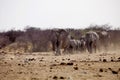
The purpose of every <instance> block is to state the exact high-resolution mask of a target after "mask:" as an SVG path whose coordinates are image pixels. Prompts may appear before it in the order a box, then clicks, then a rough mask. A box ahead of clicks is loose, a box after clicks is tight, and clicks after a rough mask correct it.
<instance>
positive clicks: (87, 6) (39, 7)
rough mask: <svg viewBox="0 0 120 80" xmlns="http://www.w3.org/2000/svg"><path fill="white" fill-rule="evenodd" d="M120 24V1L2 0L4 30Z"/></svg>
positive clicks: (0, 21) (0, 27)
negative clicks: (28, 27) (29, 27)
mask: <svg viewBox="0 0 120 80" xmlns="http://www.w3.org/2000/svg"><path fill="white" fill-rule="evenodd" d="M90 24H98V25H101V24H110V25H112V26H114V27H120V0H0V30H9V29H13V28H15V29H23V28H24V27H25V26H27V25H30V26H35V27H40V28H42V29H47V28H57V27H59V28H84V27H87V26H89V25H90Z"/></svg>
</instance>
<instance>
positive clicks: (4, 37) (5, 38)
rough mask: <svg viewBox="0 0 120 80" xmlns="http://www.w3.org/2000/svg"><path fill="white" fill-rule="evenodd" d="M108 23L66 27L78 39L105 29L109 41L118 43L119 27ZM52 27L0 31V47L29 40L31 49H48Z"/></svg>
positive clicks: (49, 47)
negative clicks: (81, 27) (115, 27)
mask: <svg viewBox="0 0 120 80" xmlns="http://www.w3.org/2000/svg"><path fill="white" fill-rule="evenodd" d="M111 28H112V26H110V25H107V24H105V25H90V26H89V27H88V28H85V29H71V28H67V29H66V30H67V31H68V33H69V34H70V35H71V36H72V37H73V38H75V39H80V37H81V36H82V35H84V34H85V33H86V32H87V31H90V30H92V31H107V32H108V33H109V34H110V41H111V44H112V45H113V46H116V47H117V46H119V45H120V29H111ZM51 30H52V29H46V30H41V29H40V28H35V27H27V28H26V29H25V30H23V31H21V30H9V31H6V32H0V48H1V49H2V48H4V47H6V46H8V45H10V44H12V43H16V42H18V43H19V42H30V43H31V44H32V47H33V48H32V51H33V52H38V51H49V50H51V48H52V46H51V45H50V40H51V38H52V36H53V35H51Z"/></svg>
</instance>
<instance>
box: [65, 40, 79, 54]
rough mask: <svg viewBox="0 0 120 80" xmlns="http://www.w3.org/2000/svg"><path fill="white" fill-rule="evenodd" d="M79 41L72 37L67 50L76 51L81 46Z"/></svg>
mask: <svg viewBox="0 0 120 80" xmlns="http://www.w3.org/2000/svg"><path fill="white" fill-rule="evenodd" d="M78 43H79V42H78V41H77V40H75V39H70V40H69V43H68V47H67V51H72V52H73V51H75V50H77V49H78V48H79V45H78Z"/></svg>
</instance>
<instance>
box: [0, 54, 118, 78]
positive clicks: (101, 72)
mask: <svg viewBox="0 0 120 80" xmlns="http://www.w3.org/2000/svg"><path fill="white" fill-rule="evenodd" d="M118 58H120V54H119V53H117V52H106V53H103V52H102V53H101V52H100V53H93V54H88V53H79V52H77V53H74V54H67V55H61V56H54V55H53V52H38V53H32V54H20V55H19V54H16V55H15V54H4V53H2V54H0V80H120V72H118V73H117V74H114V73H112V71H111V70H110V69H109V68H111V69H112V70H113V71H116V72H117V71H118V69H120V60H119V59H118ZM104 59H105V60H106V61H104Z"/></svg>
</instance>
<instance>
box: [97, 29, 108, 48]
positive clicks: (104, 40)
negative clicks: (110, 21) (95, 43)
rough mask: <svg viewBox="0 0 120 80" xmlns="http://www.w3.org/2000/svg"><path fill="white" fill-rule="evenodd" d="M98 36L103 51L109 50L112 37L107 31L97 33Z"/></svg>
mask: <svg viewBox="0 0 120 80" xmlns="http://www.w3.org/2000/svg"><path fill="white" fill-rule="evenodd" d="M97 34H98V35H99V37H100V44H102V45H100V46H101V47H102V48H103V49H105V50H107V49H108V46H109V44H110V35H109V33H108V32H107V31H97Z"/></svg>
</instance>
